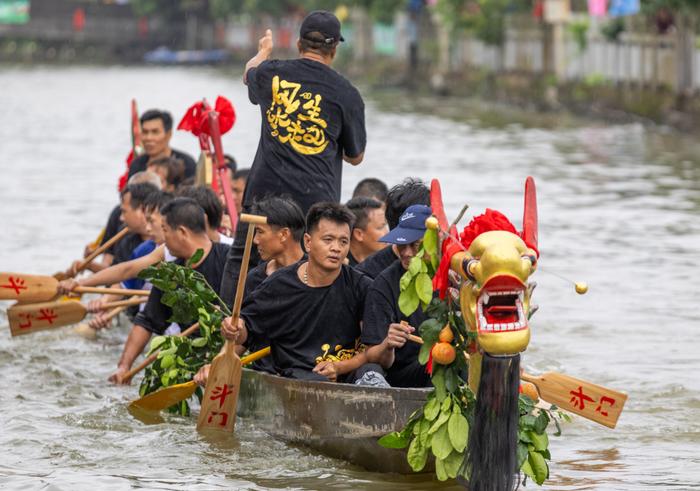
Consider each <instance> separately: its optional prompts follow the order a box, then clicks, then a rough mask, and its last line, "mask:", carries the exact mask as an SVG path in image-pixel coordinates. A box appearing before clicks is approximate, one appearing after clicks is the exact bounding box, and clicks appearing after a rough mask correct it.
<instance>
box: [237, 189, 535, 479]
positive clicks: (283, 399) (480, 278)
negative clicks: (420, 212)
mask: <svg viewBox="0 0 700 491" xmlns="http://www.w3.org/2000/svg"><path fill="white" fill-rule="evenodd" d="M434 182H435V181H434ZM434 186H435V185H434ZM437 186H438V189H436V190H433V191H434V192H433V193H431V195H432V198H433V199H432V201H433V203H432V204H433V212H434V214H435V215H436V218H437V220H436V221H437V222H439V223H435V225H434V229H440V230H443V231H445V232H447V229H448V225H447V220H446V218H445V217H444V212H442V211H441V209H442V197H441V195H440V193H439V184H437ZM436 211H437V213H435V212H436ZM473 224H475V225H474V226H470V227H469V228H468V229H466V230H465V231H467V230H468V231H469V232H470V234H471V236H469V237H465V233H463V234H462V237H460V238H458V237H457V233H456V229H454V227H452V228H453V230H451V231H450V232H447V233H446V235H447V237H448V238H449V237H452V239H448V240H446V241H445V243H444V247H443V250H442V268H439V269H438V271H437V272H436V275H435V276H436V280H437V281H436V282H434V286H435V287H436V289H437V290H439V291H441V292H442V293H443V295H444V294H445V293H447V292H448V291H449V294H448V297H449V298H452V299H453V300H451V301H452V302H454V303H455V304H456V308H459V310H460V311H461V317H462V319H463V320H464V325H465V327H466V330H465V331H461V330H458V331H456V332H457V333H458V335H459V336H462V335H464V337H463V338H462V343H463V346H464V351H463V352H462V354H464V355H466V356H467V358H468V362H467V367H468V380H467V383H468V386H469V388H470V389H471V391H472V393H473V394H474V395H475V396H476V403H475V407H474V412H473V416H472V417H471V422H470V425H469V426H466V425H465V427H464V432H465V433H468V442H469V443H468V446H467V447H466V448H465V447H462V448H461V451H459V450H456V453H455V451H453V450H452V448H453V447H449V448H448V449H447V450H448V451H447V452H446V453H445V457H444V458H443V459H439V460H440V462H437V461H436V462H435V464H436V465H438V464H439V465H442V466H446V465H448V464H447V462H448V460H450V459H451V464H449V465H454V462H457V460H459V462H460V463H459V464H458V465H459V466H460V467H462V468H463V466H464V465H467V466H468V467H469V469H471V471H470V474H471V475H470V479H469V481H470V483H469V485H470V489H473V490H481V489H492V490H499V491H500V490H509V489H512V488H513V487H514V484H515V479H514V476H515V474H516V472H517V468H518V467H517V465H516V462H517V461H516V447H517V444H518V433H517V431H518V418H519V412H518V411H519V410H518V398H519V380H520V377H519V369H520V353H521V352H522V351H524V350H525V349H526V348H527V346H528V344H529V341H530V326H529V317H530V296H531V294H532V291H533V286H534V285H532V284H530V283H529V277H530V276H531V275H532V273H534V272H535V270H536V264H537V257H538V255H539V253H538V251H537V205H536V197H535V189H534V181H533V180H532V179H531V178H529V179H528V181H527V184H526V191H525V210H524V217H523V231H522V232H520V233H518V232H517V231H516V230H515V228H514V227H513V226H512V225H511V224H510V222H509V221H508V220H507V219H506V218H505V217H503V216H502V215H501V214H499V213H498V212H493V210H487V213H486V214H484V215H482V216H481V217H477V218H476V219H475V221H473ZM467 235H469V234H467ZM450 271H451V274H448V272H450ZM440 327H442V326H440ZM422 334H423V333H422ZM467 337H468V339H469V340H467ZM434 341H437V339H435V340H434ZM455 342H457V340H455ZM433 344H435V343H433V342H430V341H429V340H428V339H426V345H427V346H426V347H428V348H429V347H430V346H432V345H433ZM448 344H449V343H448ZM452 360H454V357H453V358H452ZM448 363H452V362H448ZM435 370H436V368H435V366H434V367H433V371H432V374H433V382H434V385H435V376H436V373H437V372H436V371H435ZM437 370H438V371H439V372H440V377H441V378H442V377H444V376H445V373H446V370H447V368H446V367H445V366H444V365H443V367H439V368H437ZM430 394H431V391H430V390H427V389H398V388H388V389H382V388H374V387H359V386H354V385H348V384H333V383H327V382H310V381H301V380H290V379H284V378H280V377H277V376H273V375H267V374H261V373H256V372H252V371H250V370H246V372H245V373H244V375H243V377H242V383H241V398H240V413H239V414H240V415H241V416H242V417H251V418H254V420H255V421H256V423H258V424H259V425H260V426H261V429H263V430H264V431H266V432H269V433H270V434H271V435H273V436H275V437H278V438H280V439H283V440H285V441H289V442H293V443H299V444H303V445H306V446H309V447H311V448H313V449H315V450H318V451H320V452H322V453H324V454H327V455H329V456H333V457H339V458H342V459H345V460H347V461H350V462H352V463H354V464H358V465H361V466H362V467H365V468H367V469H369V470H373V471H381V472H399V473H409V472H412V471H416V470H419V471H425V470H428V469H431V468H432V466H431V463H432V462H433V459H432V458H428V454H429V453H430V452H428V448H427V447H428V446H429V444H427V445H425V448H423V449H421V448H419V449H416V448H415V446H418V447H420V446H422V445H423V444H421V443H419V444H417V445H415V446H414V448H413V451H414V453H417V452H418V453H420V452H422V453H423V455H424V457H423V458H422V459H421V460H422V465H420V466H418V467H419V468H416V466H415V465H413V466H409V465H408V463H407V458H406V456H407V454H406V451H398V450H396V449H389V448H383V447H382V446H380V445H379V443H378V439H379V438H380V437H382V436H383V435H386V434H387V433H390V432H393V431H398V430H401V429H402V428H404V427H406V425H407V424H409V422H410V421H414V422H415V421H417V419H420V418H424V417H425V414H426V413H427V412H428V409H427V408H428V404H427V401H428V400H429V399H430V397H432V396H430ZM445 397H446V396H444V391H443V400H444V399H445ZM449 397H450V396H447V399H449ZM440 402H441V403H442V402H443V401H442V400H441V401H440ZM447 402H448V403H449V402H450V401H447ZM416 415H417V416H416ZM446 421H447V420H445V421H444V424H445V428H444V431H445V432H447V427H446V426H447V425H446ZM426 423H427V424H428V426H433V424H434V423H433V422H432V421H431V422H426ZM438 426H439V425H438ZM419 432H420V430H419ZM438 433H439V432H436V433H434V434H433V435H432V436H431V438H432V439H433V440H436V439H437V438H438ZM414 434H415V432H414ZM451 438H452V437H451ZM463 438H464V440H463V441H464V443H465V445H466V442H467V435H466V434H464V435H463ZM425 441H426V442H427V441H429V439H426V440H425ZM458 446H459V445H458ZM454 448H455V449H456V448H457V447H454ZM435 450H436V449H435V447H433V453H434V454H435V456H436V457H437V456H438V455H439V454H441V452H436V451H435ZM409 453H411V452H409ZM465 455H466V458H465V457H464V456H465ZM448 456H451V457H449V459H448ZM409 460H410V459H409ZM462 461H463V462H464V463H462ZM426 463H428V465H426ZM450 472H451V473H452V474H453V476H456V475H457V474H458V472H457V469H456V467H455V468H453V470H452V471H450ZM453 476H450V477H453Z"/></svg>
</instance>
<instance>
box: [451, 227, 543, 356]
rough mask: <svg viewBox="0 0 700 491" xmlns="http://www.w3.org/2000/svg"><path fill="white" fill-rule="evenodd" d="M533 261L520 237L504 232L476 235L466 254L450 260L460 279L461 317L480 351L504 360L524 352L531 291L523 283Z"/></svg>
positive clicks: (533, 268)
mask: <svg viewBox="0 0 700 491" xmlns="http://www.w3.org/2000/svg"><path fill="white" fill-rule="evenodd" d="M536 262H537V261H536V258H535V256H534V253H533V252H532V251H531V250H530V249H529V248H528V247H527V246H526V245H525V243H524V242H523V241H522V239H521V238H520V237H518V236H517V235H515V234H513V233H510V232H506V231H491V232H485V233H483V234H480V235H479V236H478V237H477V238H476V239H474V241H473V242H472V244H471V246H470V247H469V250H468V251H467V252H462V253H457V254H455V256H453V265H454V266H456V267H457V268H456V269H457V270H459V271H460V274H461V275H462V277H463V278H464V280H465V283H464V285H463V286H462V288H461V289H460V303H461V306H462V314H463V315H464V317H465V321H466V323H467V326H468V328H469V330H470V331H472V332H474V333H475V334H476V340H477V345H478V347H479V349H480V350H481V351H483V352H485V353H488V354H490V355H491V356H504V355H514V354H517V353H520V352H521V351H524V350H525V349H526V348H527V345H528V343H529V342H530V327H529V323H528V314H529V310H530V294H531V292H532V290H531V289H530V288H528V286H527V281H528V278H529V277H530V275H531V274H532V273H533V272H534V270H535V265H536Z"/></svg>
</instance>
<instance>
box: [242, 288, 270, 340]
mask: <svg viewBox="0 0 700 491" xmlns="http://www.w3.org/2000/svg"><path fill="white" fill-rule="evenodd" d="M266 290H267V289H266V288H265V287H263V286H262V285H261V286H260V288H258V289H257V290H255V295H245V299H244V302H243V305H242V306H241V319H243V322H244V323H245V327H246V330H247V331H248V338H247V339H246V342H245V343H244V346H245V347H249V346H253V345H255V344H256V343H257V340H260V339H267V332H266V330H265V325H264V322H262V320H263V319H264V312H265V308H264V305H265V304H266V301H265V298H266V297H267V296H268V295H267V292H266ZM254 340H256V341H255V342H253V341H254Z"/></svg>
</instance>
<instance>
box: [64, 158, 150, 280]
mask: <svg viewBox="0 0 700 491" xmlns="http://www.w3.org/2000/svg"><path fill="white" fill-rule="evenodd" d="M143 183H148V184H151V185H153V186H155V187H156V188H157V189H161V181H160V178H159V177H158V175H156V174H155V173H153V172H148V171H145V172H137V173H136V174H134V175H133V176H131V178H130V179H129V182H128V183H127V184H143ZM122 191H123V190H122ZM120 199H121V197H120ZM121 214H122V209H121V204H118V205H117V206H115V207H114V208H113V209H112V211H111V212H110V214H109V217H108V218H107V224H106V225H105V228H104V233H103V234H102V239H101V240H100V243H99V245H102V244H104V243H106V242H107V241H109V240H110V239H111V238H112V237H114V236H115V235H117V233H119V231H120V230H121V229H122V228H124V222H123V221H122V219H121ZM120 242H121V241H120ZM118 243H119V242H117V244H118ZM117 244H114V245H112V247H110V248H109V249H107V250H106V251H105V252H104V254H103V256H102V261H92V262H91V263H90V264H89V265H88V266H87V269H88V270H90V271H93V272H97V271H101V270H102V269H104V268H107V267H109V266H110V265H111V264H112V262H113V260H114V248H115V247H116V245H117ZM92 250H94V249H92V245H88V246H86V247H85V252H84V255H85V257H87V256H88V255H89V254H90V253H91V252H92ZM81 263H82V261H79V260H78V261H74V262H73V264H72V265H71V267H70V268H69V269H68V270H67V271H66V273H65V275H66V276H67V277H69V278H72V277H73V276H75V271H76V268H78V267H79V266H80V264H81Z"/></svg>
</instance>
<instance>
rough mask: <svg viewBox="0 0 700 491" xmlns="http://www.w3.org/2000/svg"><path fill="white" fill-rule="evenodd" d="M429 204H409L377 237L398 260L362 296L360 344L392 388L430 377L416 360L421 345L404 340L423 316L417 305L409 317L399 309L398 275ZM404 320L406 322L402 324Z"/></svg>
mask: <svg viewBox="0 0 700 491" xmlns="http://www.w3.org/2000/svg"><path fill="white" fill-rule="evenodd" d="M431 214H432V212H431V210H430V207H429V206H425V205H412V206H409V207H408V208H407V209H406V211H405V212H404V213H403V214H402V215H401V218H400V219H399V224H398V226H396V227H395V228H394V229H393V230H391V231H390V232H389V233H388V234H387V235H385V236H384V237H382V238H381V239H379V240H380V241H382V242H387V243H389V244H394V245H395V246H396V249H397V250H398V254H399V260H398V261H395V262H394V263H393V264H391V266H389V267H388V268H386V269H385V270H384V271H382V273H381V274H380V275H379V276H377V277H376V278H375V280H374V283H373V284H372V287H371V288H370V289H369V292H368V293H367V298H366V299H365V311H364V316H363V327H362V338H361V339H362V343H364V344H365V345H366V346H368V349H367V360H368V361H369V362H370V363H378V364H380V365H381V366H382V367H383V368H384V369H385V370H386V379H387V381H388V382H389V384H391V385H392V386H394V387H426V386H429V385H430V376H429V375H428V374H427V373H426V372H425V367H423V366H422V365H421V364H420V363H418V351H419V349H420V346H419V345H418V344H416V343H412V342H407V341H408V335H409V334H412V333H414V332H415V330H416V328H417V327H418V326H420V325H421V323H422V322H423V321H424V320H425V318H426V316H425V314H424V313H423V310H422V309H421V308H420V307H419V308H418V310H416V311H415V312H414V313H413V314H411V315H410V316H409V317H406V316H404V315H403V314H402V313H401V310H400V309H399V293H400V287H399V284H400V282H401V276H403V274H404V273H405V272H406V270H407V269H408V266H409V264H410V263H411V259H412V258H413V257H414V256H415V255H416V253H417V252H418V250H419V249H420V246H421V242H422V240H423V235H424V234H425V221H426V219H428V218H429V217H430V216H431ZM401 321H407V323H408V325H401V324H400V322H401Z"/></svg>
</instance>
